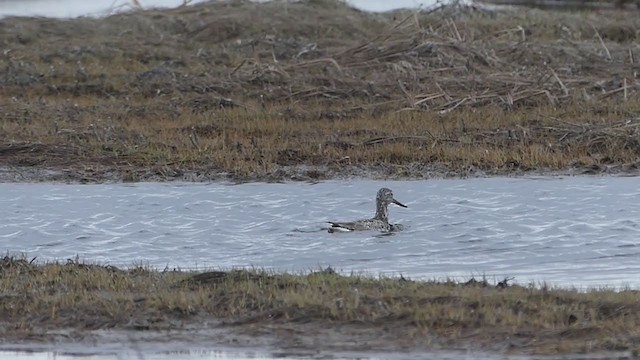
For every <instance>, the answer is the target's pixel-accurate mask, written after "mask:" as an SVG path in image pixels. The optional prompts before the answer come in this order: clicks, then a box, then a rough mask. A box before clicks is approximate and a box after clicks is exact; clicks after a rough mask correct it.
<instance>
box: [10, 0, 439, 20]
mask: <svg viewBox="0 0 640 360" xmlns="http://www.w3.org/2000/svg"><path fill="white" fill-rule="evenodd" d="M201 2H205V0H192V1H191V2H190V4H196V3H201ZM256 2H264V0H259V1H256ZM132 3H133V1H131V0H91V1H88V0H0V18H3V17H7V16H43V17H52V18H74V17H79V16H106V15H111V14H114V13H116V12H119V11H128V10H132V9H133V8H134V7H133V6H132ZM138 3H139V4H140V5H141V6H142V7H143V8H144V9H149V8H167V7H176V6H180V5H181V4H183V1H182V0H138ZM347 3H348V4H350V5H351V6H353V7H355V8H357V9H360V10H364V11H373V12H378V11H379V12H381V11H390V10H395V9H400V8H414V9H418V8H426V7H430V6H434V5H435V4H436V0H394V1H388V0H347Z"/></svg>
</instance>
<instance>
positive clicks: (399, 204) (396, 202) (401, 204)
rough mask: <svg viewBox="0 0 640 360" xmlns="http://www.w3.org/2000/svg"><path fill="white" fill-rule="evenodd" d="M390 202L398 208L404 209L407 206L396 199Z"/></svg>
mask: <svg viewBox="0 0 640 360" xmlns="http://www.w3.org/2000/svg"><path fill="white" fill-rule="evenodd" d="M391 201H393V203H394V204H396V205H398V206H402V207H403V208H406V207H407V205H405V204H403V203H401V202H400V201H398V200H396V199H391Z"/></svg>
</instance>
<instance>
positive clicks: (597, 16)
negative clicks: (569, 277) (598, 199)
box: [0, 0, 640, 181]
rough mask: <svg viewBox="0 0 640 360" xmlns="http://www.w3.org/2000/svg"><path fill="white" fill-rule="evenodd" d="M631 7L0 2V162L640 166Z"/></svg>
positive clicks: (329, 168)
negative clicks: (61, 7) (115, 9)
mask: <svg viewBox="0 0 640 360" xmlns="http://www.w3.org/2000/svg"><path fill="white" fill-rule="evenodd" d="M634 14H635V13H629V12H623V11H611V12H607V13H606V14H604V15H603V13H601V12H600V13H584V12H583V13H574V14H569V13H554V12H544V11H539V10H518V11H517V12H511V11H508V12H503V11H492V12H487V11H486V10H478V9H475V8H471V7H461V6H454V7H443V8H439V9H438V10H437V11H434V12H422V13H421V12H394V13H388V14H367V13H363V12H358V11H355V10H353V9H350V8H348V7H346V6H345V5H344V4H342V3H340V2H337V1H329V0H321V1H317V0H316V1H306V2H299V3H293V4H288V5H287V6H286V7H285V6H283V4H282V3H279V2H272V3H265V4H255V3H251V2H242V1H238V2H224V3H209V4H202V5H196V6H192V7H181V8H179V9H174V10H163V11H155V10H154V11H135V12H132V13H128V14H119V15H114V16H111V17H108V18H105V19H76V20H65V21H61V20H43V19H24V18H14V19H7V20H6V21H4V23H3V31H2V32H0V40H1V41H2V42H3V44H5V45H6V49H7V50H6V51H5V52H4V55H3V56H1V57H0V85H2V86H1V87H0V100H2V103H3V104H5V105H4V106H3V109H2V117H1V118H0V140H1V141H0V154H2V155H3V156H2V157H0V166H5V167H6V166H8V167H13V168H15V169H22V168H24V167H25V166H36V167H39V168H53V169H66V170H68V171H67V174H75V179H76V180H78V179H80V180H83V179H84V180H86V181H103V180H109V179H110V178H109V176H112V177H114V179H120V180H122V179H124V180H141V179H173V178H182V179H188V180H205V179H211V178H216V177H219V176H230V177H233V178H236V179H240V180H242V179H262V180H265V179H267V180H268V179H274V180H281V179H318V178H326V177H333V176H345V175H353V174H363V171H364V174H365V175H366V176H372V177H431V176H465V175H474V174H510V173H514V172H515V173H522V172H528V171H538V172H549V171H568V170H569V169H577V170H576V171H578V172H587V173H590V172H622V171H624V172H630V171H635V169H636V168H637V167H638V154H639V151H640V148H639V147H638V133H637V124H638V120H639V118H638V115H637V114H638V109H639V108H640V102H639V99H638V89H639V87H638V80H637V66H636V65H637V59H636V57H637V54H636V52H637V49H636V46H635V44H636V42H637V34H638V31H637V29H638V28H639V25H640V21H639V20H638V17H637V16H634ZM256 19H257V20H256Z"/></svg>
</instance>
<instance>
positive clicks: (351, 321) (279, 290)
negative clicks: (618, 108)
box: [0, 257, 640, 354]
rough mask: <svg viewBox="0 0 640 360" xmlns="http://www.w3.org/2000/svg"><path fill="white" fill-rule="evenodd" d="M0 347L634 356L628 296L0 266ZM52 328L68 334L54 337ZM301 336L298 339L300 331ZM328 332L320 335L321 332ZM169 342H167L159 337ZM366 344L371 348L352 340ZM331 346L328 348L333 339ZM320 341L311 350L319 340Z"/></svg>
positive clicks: (333, 277) (636, 316) (10, 262)
mask: <svg viewBox="0 0 640 360" xmlns="http://www.w3.org/2000/svg"><path fill="white" fill-rule="evenodd" d="M0 275H1V276H0V294H1V300H2V301H0V319H1V320H0V338H2V339H4V340H13V341H16V340H24V339H30V340H36V341H41V340H52V339H56V340H58V341H78V340H80V339H83V338H85V337H86V336H88V334H90V333H91V331H92V330H97V329H103V330H104V329H112V330H115V331H117V330H128V331H137V332H139V331H145V332H153V331H161V330H184V329H187V328H188V329H191V330H195V329H212V328H217V329H224V331H225V332H231V333H234V334H238V335H241V334H249V335H262V336H265V334H266V333H268V334H269V335H268V336H269V339H270V341H272V342H273V343H275V344H278V345H279V346H281V347H283V348H300V347H304V345H303V344H304V341H302V340H301V339H304V338H305V337H313V336H317V337H318V338H322V336H329V335H327V334H328V333H330V332H333V334H334V335H333V336H339V337H340V340H339V341H337V342H334V341H328V342H325V343H324V345H323V350H344V349H345V348H343V347H342V346H343V345H340V344H348V345H346V347H347V348H348V349H352V350H354V349H355V350H371V349H374V350H375V349H377V350H385V349H396V350H397V349H400V348H404V349H409V348H413V349H425V348H429V349H437V348H465V347H472V348H477V349H484V350H491V351H500V352H511V353H536V354H556V353H570V352H572V353H575V352H596V351H637V350H638V348H637V344H638V341H639V340H640V332H639V330H638V329H640V302H639V301H638V300H639V296H640V295H639V294H638V292H637V291H631V290H626V291H620V292H614V291H610V290H606V289H602V290H592V291H588V292H577V291H572V290H560V289H549V288H546V287H543V288H535V287H533V286H527V287H522V286H518V285H511V284H509V283H508V282H507V280H504V281H502V282H500V283H498V284H497V285H495V286H494V285H489V284H488V283H487V282H486V281H476V280H470V281H468V282H466V283H457V282H452V281H448V282H431V281H418V282H416V281H411V280H407V279H404V278H400V279H398V278H378V279H375V278H370V277H367V276H358V275H351V276H341V275H338V274H336V273H335V272H333V271H332V270H331V269H327V270H324V271H319V272H312V273H309V274H306V275H304V274H299V275H292V274H274V273H270V272H265V271H260V270H255V271H244V270H242V271H241V270H236V271H229V272H222V271H214V272H204V273H192V272H179V271H163V272H158V271H154V270H150V269H146V268H141V267H133V268H131V269H129V270H120V269H117V268H114V267H110V266H98V265H91V264H84V263H80V262H77V261H72V260H69V261H68V262H67V263H48V264H34V263H30V262H29V261H27V260H25V259H19V258H9V257H5V258H4V259H0ZM61 330H68V331H66V332H65V333H64V334H65V335H64V336H63V337H62V338H59V336H60V335H56V334H60V332H61ZM301 330H303V331H301ZM325 330H328V332H326V331H325ZM167 336H169V335H168V333H166V334H165V335H164V337H167ZM366 337H368V338H369V341H370V342H369V343H367V342H366V341H365V342H362V341H361V342H360V345H358V341H357V340H363V339H365V338H366ZM334 340H335V339H334ZM316 343H318V342H316Z"/></svg>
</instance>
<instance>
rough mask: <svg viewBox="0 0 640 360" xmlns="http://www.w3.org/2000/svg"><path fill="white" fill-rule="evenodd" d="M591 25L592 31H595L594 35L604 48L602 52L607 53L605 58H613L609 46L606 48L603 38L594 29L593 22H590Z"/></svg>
mask: <svg viewBox="0 0 640 360" xmlns="http://www.w3.org/2000/svg"><path fill="white" fill-rule="evenodd" d="M591 27H592V28H593V31H595V33H596V37H597V38H598V41H600V45H602V48H604V52H605V53H606V54H607V60H609V61H611V60H612V59H613V58H612V57H611V52H609V48H607V45H605V43H604V40H602V36H600V33H599V32H598V29H596V27H595V26H593V24H591Z"/></svg>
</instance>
